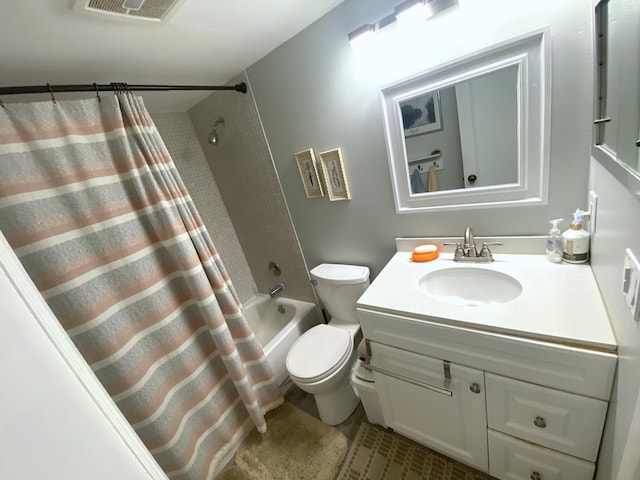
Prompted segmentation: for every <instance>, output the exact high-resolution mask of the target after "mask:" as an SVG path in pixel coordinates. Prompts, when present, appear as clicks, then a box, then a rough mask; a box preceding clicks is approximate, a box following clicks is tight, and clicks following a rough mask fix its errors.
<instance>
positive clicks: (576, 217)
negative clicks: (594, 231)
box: [562, 209, 590, 263]
mask: <svg viewBox="0 0 640 480" xmlns="http://www.w3.org/2000/svg"><path fill="white" fill-rule="evenodd" d="M562 237H563V238H564V250H563V252H562V260H563V261H565V262H567V263H587V261H588V260H589V239H590V235H589V232H587V231H586V230H584V229H583V228H582V211H581V210H580V209H577V210H576V211H575V213H574V214H573V222H571V226H570V228H569V229H568V230H565V231H564V232H563V234H562Z"/></svg>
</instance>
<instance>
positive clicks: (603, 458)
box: [590, 160, 640, 480]
mask: <svg viewBox="0 0 640 480" xmlns="http://www.w3.org/2000/svg"><path fill="white" fill-rule="evenodd" d="M591 163H592V165H591V174H590V177H591V178H590V183H591V189H592V190H593V191H594V192H596V193H597V194H598V217H597V225H596V228H597V229H596V233H595V235H594V236H593V238H592V241H591V268H592V269H593V271H594V274H595V276H596V280H597V281H598V285H599V287H600V292H601V294H602V297H603V299H604V301H605V304H606V306H607V311H608V313H609V319H610V320H611V324H612V326H613V329H614V331H615V334H616V339H617V341H618V370H617V379H616V383H615V385H614V389H613V401H612V402H611V404H610V407H609V412H608V416H607V425H606V428H605V436H604V440H603V443H602V447H601V453H600V459H599V462H598V475H597V479H598V480H610V479H615V478H616V473H617V471H618V468H619V467H620V459H621V457H622V454H623V452H624V451H625V449H629V451H630V452H631V455H632V457H631V458H634V459H636V461H637V458H638V455H639V453H638V452H639V451H640V445H639V444H638V443H637V440H636V441H635V442H631V443H629V444H627V442H626V440H627V436H628V433H629V427H630V426H631V424H632V419H633V416H634V413H635V415H636V419H635V422H636V424H635V427H634V428H635V429H636V430H637V429H638V428H640V426H639V425H638V417H637V416H638V415H640V411H634V410H635V409H636V402H637V399H638V392H639V389H640V375H639V372H640V325H639V324H638V323H636V322H634V321H633V320H632V318H631V314H630V313H629V310H628V309H627V306H626V304H625V302H624V299H623V296H622V293H621V286H622V271H623V261H624V260H623V259H624V250H625V248H630V249H631V250H632V251H633V252H634V253H635V255H636V257H640V235H638V232H639V231H640V227H639V226H640V198H638V197H634V196H633V195H632V194H631V193H629V191H628V190H627V189H626V188H625V186H623V185H622V184H621V183H620V182H619V181H618V180H616V178H615V177H613V175H611V173H610V172H609V171H608V170H607V169H605V168H603V167H602V165H600V164H599V163H598V162H596V161H595V160H592V161H591ZM637 437H638V435H637V434H636V438H637ZM638 473H639V474H640V471H638ZM620 480H625V479H620Z"/></svg>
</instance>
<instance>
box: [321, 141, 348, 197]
mask: <svg viewBox="0 0 640 480" xmlns="http://www.w3.org/2000/svg"><path fill="white" fill-rule="evenodd" d="M320 163H321V164H322V173H323V174H324V181H325V185H326V186H327V192H328V193H329V200H331V201H332V202H333V201H335V200H349V199H350V198H351V193H349V184H348V182H347V175H346V173H345V171H344V162H343V160H342V151H341V150H340V148H335V149H333V150H327V151H326V152H322V153H320Z"/></svg>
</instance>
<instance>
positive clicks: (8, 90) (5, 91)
mask: <svg viewBox="0 0 640 480" xmlns="http://www.w3.org/2000/svg"><path fill="white" fill-rule="evenodd" d="M128 90H131V91H134V90H139V91H148V92H165V91H168V90H234V91H236V92H242V93H247V84H246V83H244V82H242V83H238V84H236V85H129V84H126V83H106V84H96V83H91V84H86V85H49V84H47V85H30V86H20V87H0V96H1V95H19V94H26V93H50V94H52V95H53V94H54V93H60V92H96V93H98V92H105V91H106V92H122V91H128Z"/></svg>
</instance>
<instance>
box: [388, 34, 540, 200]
mask: <svg viewBox="0 0 640 480" xmlns="http://www.w3.org/2000/svg"><path fill="white" fill-rule="evenodd" d="M548 36H549V32H548V31H547V30H544V31H537V32H535V33H533V34H529V35H526V36H524V37H520V38H517V39H513V40H511V41H508V42H505V43H503V44H500V45H495V46H493V47H492V48H490V49H487V50H483V51H481V52H476V53H474V54H471V55H468V56H466V57H464V58H461V59H457V60H454V61H452V62H450V63H448V64H446V65H442V66H440V67H438V68H435V69H432V70H430V71H427V72H423V73H421V74H419V75H417V76H415V77H413V78H410V79H406V80H402V81H400V82H397V83H394V84H393V85H390V86H388V87H385V88H383V89H381V92H380V94H381V99H382V105H383V118H384V127H385V136H386V143H387V152H388V154H389V166H390V170H391V177H392V181H393V188H394V199H395V203H396V210H397V211H398V212H399V213H410V212H421V211H430V210H444V209H462V208H480V207H487V206H503V205H514V204H517V205H532V204H544V203H546V200H547V184H548V158H549V154H548V152H549V144H548V138H549V135H548V130H549V118H548V117H549V92H550V84H549V67H548V62H549V60H548Z"/></svg>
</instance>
